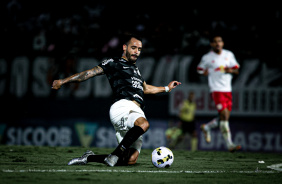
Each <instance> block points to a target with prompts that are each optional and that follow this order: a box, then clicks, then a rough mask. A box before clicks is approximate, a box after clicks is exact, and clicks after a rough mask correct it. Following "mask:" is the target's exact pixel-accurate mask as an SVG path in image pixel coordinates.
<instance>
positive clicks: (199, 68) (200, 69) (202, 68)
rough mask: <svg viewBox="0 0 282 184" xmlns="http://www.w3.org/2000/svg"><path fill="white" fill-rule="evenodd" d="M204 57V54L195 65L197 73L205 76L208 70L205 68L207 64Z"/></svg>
mask: <svg viewBox="0 0 282 184" xmlns="http://www.w3.org/2000/svg"><path fill="white" fill-rule="evenodd" d="M205 58H206V56H205V55H204V56H203V57H202V59H201V62H200V63H199V64H198V66H197V72H198V74H201V75H205V76H207V75H208V74H209V70H208V68H207V64H206V59H205Z"/></svg>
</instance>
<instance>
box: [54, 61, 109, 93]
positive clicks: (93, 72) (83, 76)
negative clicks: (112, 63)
mask: <svg viewBox="0 0 282 184" xmlns="http://www.w3.org/2000/svg"><path fill="white" fill-rule="evenodd" d="M102 74H104V71H103V69H102V68H101V67H100V66H95V67H94V68H92V69H90V70H85V71H83V72H80V73H77V74H74V75H72V76H70V77H67V78H64V79H59V80H54V82H53V85H52V88H53V89H60V88H61V86H62V85H63V84H66V83H69V82H82V81H85V80H87V79H89V78H91V77H95V76H98V75H102Z"/></svg>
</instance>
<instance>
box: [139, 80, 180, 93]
mask: <svg viewBox="0 0 282 184" xmlns="http://www.w3.org/2000/svg"><path fill="white" fill-rule="evenodd" d="M180 84H181V82H178V81H171V82H170V83H169V84H168V85H167V86H166V87H163V86H161V87H157V86H152V85H149V84H147V83H146V82H144V83H143V89H144V94H157V93H163V92H170V91H171V90H172V89H174V88H176V86H178V85H180Z"/></svg>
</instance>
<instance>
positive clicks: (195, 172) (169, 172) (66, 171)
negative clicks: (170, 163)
mask: <svg viewBox="0 0 282 184" xmlns="http://www.w3.org/2000/svg"><path fill="white" fill-rule="evenodd" d="M2 172H6V173H27V172H49V173H50V172H51V173H56V172H58V173H59V172H65V173H68V172H98V173H113V172H114V173H168V174H180V173H185V174H197V173H206V174H218V173H243V174H244V173H279V172H278V171H261V170H259V171H167V170H163V171H160V170H157V171H148V170H110V169H106V170H98V169H94V170H93V169H90V170H86V169H82V170H66V169H46V170H44V169H43V170H41V169H20V170H11V169H3V170H2Z"/></svg>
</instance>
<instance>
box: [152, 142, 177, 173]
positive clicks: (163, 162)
mask: <svg viewBox="0 0 282 184" xmlns="http://www.w3.org/2000/svg"><path fill="white" fill-rule="evenodd" d="M173 160H174V156H173V153H172V151H171V150H170V149H168V148H167V147H164V146H161V147H158V148H156V149H155V150H154V151H153V152H152V163H153V165H154V166H155V167H157V168H168V167H170V166H171V164H172V163H173Z"/></svg>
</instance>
